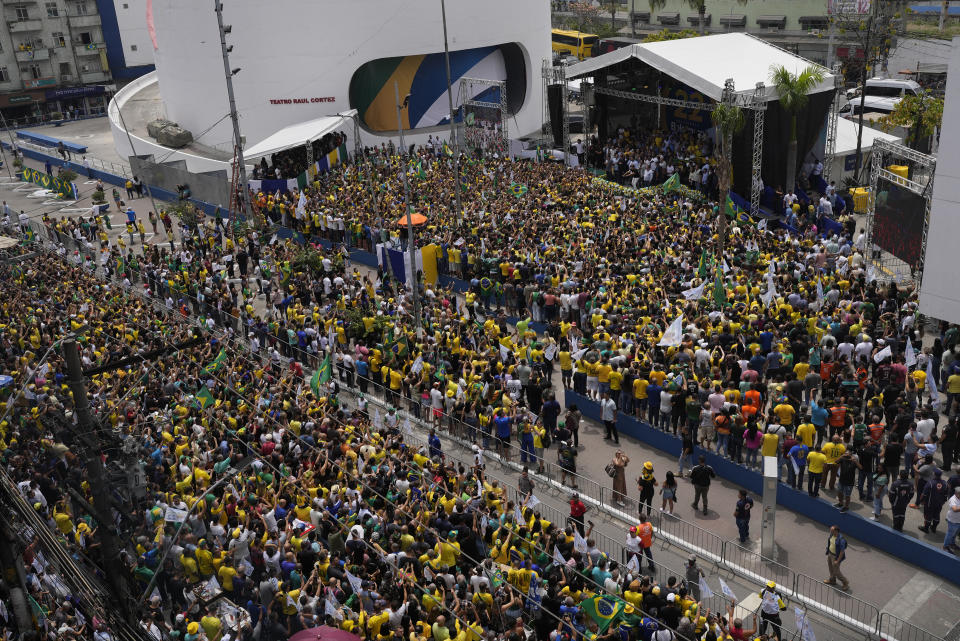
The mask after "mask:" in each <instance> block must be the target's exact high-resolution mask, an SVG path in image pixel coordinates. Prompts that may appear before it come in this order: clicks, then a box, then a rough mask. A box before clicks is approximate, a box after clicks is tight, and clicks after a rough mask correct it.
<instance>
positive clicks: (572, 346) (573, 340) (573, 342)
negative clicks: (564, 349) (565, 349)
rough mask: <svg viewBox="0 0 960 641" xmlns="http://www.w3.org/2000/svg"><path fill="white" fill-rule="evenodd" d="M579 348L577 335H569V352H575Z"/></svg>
mask: <svg viewBox="0 0 960 641" xmlns="http://www.w3.org/2000/svg"><path fill="white" fill-rule="evenodd" d="M579 349H580V341H578V340H577V337H576V336H571V337H570V351H571V352H576V351H577V350H579ZM574 358H580V357H579V356H576V357H574Z"/></svg>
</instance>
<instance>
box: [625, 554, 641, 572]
mask: <svg viewBox="0 0 960 641" xmlns="http://www.w3.org/2000/svg"><path fill="white" fill-rule="evenodd" d="M627 569H628V570H630V571H631V572H634V573H636V574H640V561H638V560H637V555H636V554H631V555H630V560H629V561H627Z"/></svg>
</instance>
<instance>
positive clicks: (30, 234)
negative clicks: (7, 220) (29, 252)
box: [23, 229, 37, 245]
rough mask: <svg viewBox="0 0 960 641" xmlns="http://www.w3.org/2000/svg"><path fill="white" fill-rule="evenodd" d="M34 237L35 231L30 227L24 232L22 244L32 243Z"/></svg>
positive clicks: (35, 235)
mask: <svg viewBox="0 0 960 641" xmlns="http://www.w3.org/2000/svg"><path fill="white" fill-rule="evenodd" d="M36 237H37V232H35V231H33V230H32V229H28V230H27V231H25V232H24V238H23V244H24V245H25V244H27V243H32V242H33V241H34V239H35V238H36Z"/></svg>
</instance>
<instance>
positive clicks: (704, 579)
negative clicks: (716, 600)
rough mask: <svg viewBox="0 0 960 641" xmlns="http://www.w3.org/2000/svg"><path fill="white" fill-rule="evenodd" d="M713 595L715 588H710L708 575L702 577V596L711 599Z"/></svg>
mask: <svg viewBox="0 0 960 641" xmlns="http://www.w3.org/2000/svg"><path fill="white" fill-rule="evenodd" d="M712 596H713V590H711V589H710V586H709V585H708V584H707V577H705V576H702V577H700V598H701V599H709V598H710V597H712Z"/></svg>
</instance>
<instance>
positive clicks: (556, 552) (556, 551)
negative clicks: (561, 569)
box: [553, 545, 567, 565]
mask: <svg viewBox="0 0 960 641" xmlns="http://www.w3.org/2000/svg"><path fill="white" fill-rule="evenodd" d="M553 562H554V563H556V564H557V565H566V564H567V561H566V559H564V558H563V555H562V554H560V548H558V547H557V546H556V545H554V546H553Z"/></svg>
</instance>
